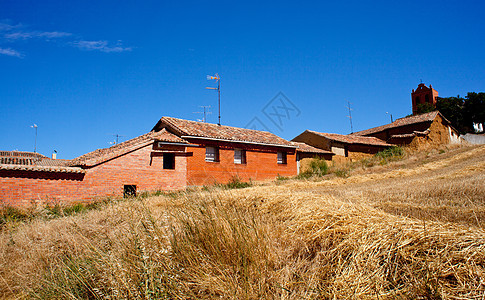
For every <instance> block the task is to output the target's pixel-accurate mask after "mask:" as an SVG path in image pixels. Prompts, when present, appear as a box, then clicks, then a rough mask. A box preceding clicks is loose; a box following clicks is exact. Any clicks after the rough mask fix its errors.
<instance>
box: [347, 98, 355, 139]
mask: <svg viewBox="0 0 485 300" xmlns="http://www.w3.org/2000/svg"><path fill="white" fill-rule="evenodd" d="M347 108H348V109H349V115H348V116H347V117H348V118H349V120H350V133H354V127H353V126H352V111H353V109H352V108H350V101H347Z"/></svg>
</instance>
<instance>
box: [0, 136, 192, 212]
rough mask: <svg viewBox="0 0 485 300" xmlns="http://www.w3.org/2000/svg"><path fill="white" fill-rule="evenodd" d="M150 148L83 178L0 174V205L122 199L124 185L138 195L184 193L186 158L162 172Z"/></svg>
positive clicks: (91, 170) (160, 160) (99, 167)
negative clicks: (159, 192) (147, 192)
mask: <svg viewBox="0 0 485 300" xmlns="http://www.w3.org/2000/svg"><path fill="white" fill-rule="evenodd" d="M151 153H152V145H148V146H145V147H143V148H141V149H138V150H135V151H133V152H131V153H128V154H125V155H123V156H120V157H118V158H115V159H112V160H110V161H107V162H104V163H102V164H100V165H97V166H95V167H92V168H89V169H86V173H85V174H77V173H54V172H45V171H44V172H37V171H7V170H1V171H0V204H6V205H12V206H28V205H30V204H31V203H32V202H35V203H46V202H47V203H63V204H66V203H72V202H81V201H89V200H93V199H96V198H100V197H106V196H110V195H113V196H122V195H123V187H124V185H136V188H137V191H145V190H172V189H183V188H185V186H186V175H187V157H185V156H177V155H176V156H175V169H174V170H164V169H163V156H155V157H151Z"/></svg>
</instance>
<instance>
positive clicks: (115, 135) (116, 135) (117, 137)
mask: <svg viewBox="0 0 485 300" xmlns="http://www.w3.org/2000/svg"><path fill="white" fill-rule="evenodd" d="M112 136H114V137H116V140H115V141H113V142H109V143H110V144H111V145H116V144H118V141H119V138H120V137H124V135H119V134H112Z"/></svg>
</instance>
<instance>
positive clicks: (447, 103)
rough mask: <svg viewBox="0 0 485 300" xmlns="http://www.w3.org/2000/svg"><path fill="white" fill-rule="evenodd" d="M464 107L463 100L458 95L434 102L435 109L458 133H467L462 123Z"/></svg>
mask: <svg viewBox="0 0 485 300" xmlns="http://www.w3.org/2000/svg"><path fill="white" fill-rule="evenodd" d="M464 106H465V99H463V98H461V97H460V95H458V96H456V97H447V98H441V97H440V98H438V99H437V101H436V108H437V109H438V110H439V112H441V113H442V114H443V116H445V118H447V119H448V121H450V122H451V124H452V125H453V127H455V128H456V129H457V130H458V131H459V132H460V133H465V132H467V130H466V128H465V127H464V121H463V107H464Z"/></svg>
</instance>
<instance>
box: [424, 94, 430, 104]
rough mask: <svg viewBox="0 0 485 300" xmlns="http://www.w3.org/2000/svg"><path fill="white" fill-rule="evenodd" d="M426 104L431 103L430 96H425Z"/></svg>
mask: <svg viewBox="0 0 485 300" xmlns="http://www.w3.org/2000/svg"><path fill="white" fill-rule="evenodd" d="M424 102H426V103H429V95H425V96H424Z"/></svg>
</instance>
